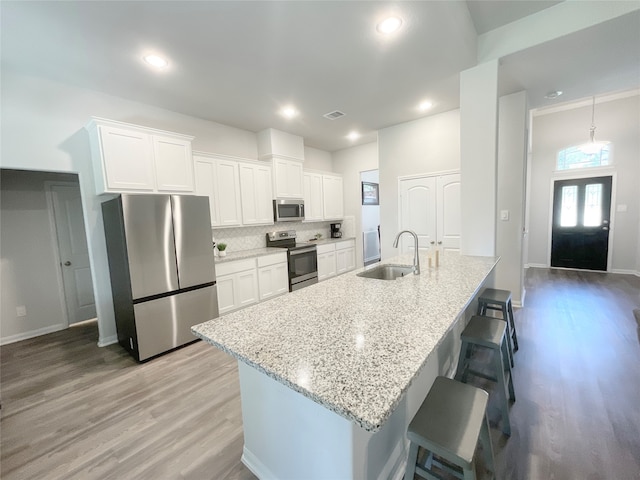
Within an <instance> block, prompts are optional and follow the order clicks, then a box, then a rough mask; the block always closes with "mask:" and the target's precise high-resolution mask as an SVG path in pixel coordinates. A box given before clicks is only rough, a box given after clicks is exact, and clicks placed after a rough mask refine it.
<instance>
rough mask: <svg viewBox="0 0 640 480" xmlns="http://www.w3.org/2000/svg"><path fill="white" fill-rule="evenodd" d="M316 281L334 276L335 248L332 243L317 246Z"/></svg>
mask: <svg viewBox="0 0 640 480" xmlns="http://www.w3.org/2000/svg"><path fill="white" fill-rule="evenodd" d="M317 251H318V281H319V282H321V281H323V280H326V279H327V278H331V277H335V276H336V246H335V244H333V243H327V244H325V245H318V248H317Z"/></svg>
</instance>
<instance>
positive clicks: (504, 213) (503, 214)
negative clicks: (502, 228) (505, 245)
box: [500, 210, 509, 222]
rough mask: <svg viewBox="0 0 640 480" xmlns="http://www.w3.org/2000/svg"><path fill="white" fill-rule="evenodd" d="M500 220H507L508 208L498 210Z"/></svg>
mask: <svg viewBox="0 0 640 480" xmlns="http://www.w3.org/2000/svg"><path fill="white" fill-rule="evenodd" d="M500 220H502V221H503V222H507V221H509V210H500Z"/></svg>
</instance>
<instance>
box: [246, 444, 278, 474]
mask: <svg viewBox="0 0 640 480" xmlns="http://www.w3.org/2000/svg"><path fill="white" fill-rule="evenodd" d="M240 461H241V462H242V463H244V466H245V467H247V468H248V469H249V470H251V473H253V474H254V475H255V476H256V477H258V478H276V476H275V475H274V474H273V473H271V471H270V470H269V469H268V468H267V467H266V466H265V465H264V464H263V463H262V462H261V461H260V460H258V458H257V457H256V456H255V455H254V454H253V453H251V452H250V451H249V450H248V449H247V447H246V446H243V447H242V457H240Z"/></svg>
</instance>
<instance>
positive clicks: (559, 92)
mask: <svg viewBox="0 0 640 480" xmlns="http://www.w3.org/2000/svg"><path fill="white" fill-rule="evenodd" d="M560 95H562V90H554V91H553V92H549V93H547V94H546V95H545V96H544V98H546V99H549V100H553V99H554V98H558V97H559V96H560Z"/></svg>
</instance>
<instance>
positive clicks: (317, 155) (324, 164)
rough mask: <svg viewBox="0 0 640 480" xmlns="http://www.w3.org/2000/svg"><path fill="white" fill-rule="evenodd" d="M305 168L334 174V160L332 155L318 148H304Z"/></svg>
mask: <svg viewBox="0 0 640 480" xmlns="http://www.w3.org/2000/svg"><path fill="white" fill-rule="evenodd" d="M304 168H305V169H307V170H324V171H325V172H332V171H333V160H332V157H331V154H330V153H329V152H327V151H325V150H320V149H318V148H313V147H304Z"/></svg>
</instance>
